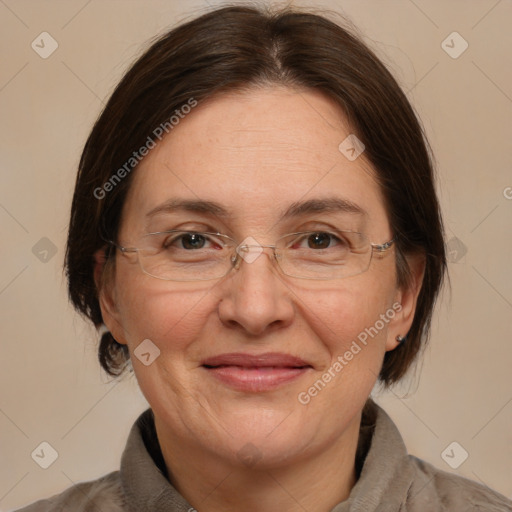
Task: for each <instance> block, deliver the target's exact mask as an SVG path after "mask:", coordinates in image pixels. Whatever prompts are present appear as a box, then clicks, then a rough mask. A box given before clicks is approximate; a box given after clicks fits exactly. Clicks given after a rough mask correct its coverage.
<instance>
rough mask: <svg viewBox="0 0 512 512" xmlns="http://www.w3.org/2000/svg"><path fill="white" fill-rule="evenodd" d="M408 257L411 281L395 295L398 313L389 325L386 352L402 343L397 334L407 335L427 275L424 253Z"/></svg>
mask: <svg viewBox="0 0 512 512" xmlns="http://www.w3.org/2000/svg"><path fill="white" fill-rule="evenodd" d="M406 259H407V263H408V265H409V269H410V276H409V282H408V283H406V284H405V285H403V286H402V287H400V288H398V289H397V292H396V295H395V302H394V304H393V309H394V310H395V311H396V315H395V318H394V319H393V321H392V322H390V325H389V329H388V337H387V340H386V352H387V351H389V350H394V349H395V348H396V347H397V346H398V345H399V344H400V343H399V341H397V339H396V338H397V336H401V337H405V336H406V335H407V333H408V332H409V330H410V328H411V325H412V322H413V320H414V314H415V312H416V304H417V302H418V296H419V294H420V291H421V286H422V284H423V276H424V275H425V264H426V260H425V256H424V255H423V254H416V255H409V256H407V257H406Z"/></svg>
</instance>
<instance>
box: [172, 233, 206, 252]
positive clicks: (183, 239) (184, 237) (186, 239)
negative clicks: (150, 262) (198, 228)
mask: <svg viewBox="0 0 512 512" xmlns="http://www.w3.org/2000/svg"><path fill="white" fill-rule="evenodd" d="M211 242H212V240H211V239H210V238H209V237H208V236H207V235H206V234H204V233H197V232H183V233H181V234H179V235H173V236H169V237H167V238H166V239H165V240H164V242H163V248H164V249H169V248H174V249H185V250H187V251H193V250H196V249H205V248H209V247H208V245H207V244H208V243H211Z"/></svg>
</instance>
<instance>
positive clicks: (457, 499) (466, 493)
mask: <svg viewBox="0 0 512 512" xmlns="http://www.w3.org/2000/svg"><path fill="white" fill-rule="evenodd" d="M408 458H409V462H410V464H411V466H412V467H413V470H414V477H413V484H412V486H411V488H410V489H409V499H408V500H407V503H408V504H409V503H410V504H411V505H412V507H411V508H410V509H409V508H408V509H407V510H411V511H414V512H415V511H416V510H418V511H427V510H430V509H431V508H432V505H433V503H436V507H437V508H432V510H436V511H437V510H446V511H459V510H460V511H464V512H479V511H482V512H483V511H485V512H507V511H508V512H512V501H510V500H509V499H507V498H506V497H505V496H503V495H501V494H499V493H497V492H496V491H493V490H492V489H490V488H489V487H486V486H485V485H482V484H479V483H478V482H474V481H473V480H469V479H467V478H464V477H462V476H458V475H455V474H452V473H448V472H446V471H442V470H440V469H437V468H436V467H434V466H433V465H432V464H429V463H428V462H425V461H423V460H421V459H418V458H417V457H414V456H412V455H409V456H408Z"/></svg>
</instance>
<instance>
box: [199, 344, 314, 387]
mask: <svg viewBox="0 0 512 512" xmlns="http://www.w3.org/2000/svg"><path fill="white" fill-rule="evenodd" d="M202 367H203V368H204V369H205V370H206V371H207V372H208V373H209V374H210V375H211V376H213V377H214V378H215V379H216V380H218V381H220V382H221V383H222V384H224V385H227V386H228V387H231V388H234V389H237V390H239V391H247V392H255V393H258V392H262V391H271V390H273V389H275V388H277V387H280V386H282V385H284V384H287V383H290V382H291V381H294V380H296V379H298V378H299V377H300V376H302V375H304V374H305V373H307V372H308V371H310V370H311V369H312V368H313V367H312V366H311V365H310V364H309V363H307V362H306V361H304V360H302V359H300V358H298V357H295V356H292V355H289V354H281V353H266V354H259V355H251V354H243V353H230V354H221V355H218V356H214V357H211V358H208V359H206V360H205V361H203V363H202Z"/></svg>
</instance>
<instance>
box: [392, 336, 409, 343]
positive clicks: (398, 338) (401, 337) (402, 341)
mask: <svg viewBox="0 0 512 512" xmlns="http://www.w3.org/2000/svg"><path fill="white" fill-rule="evenodd" d="M395 339H396V341H398V343H399V344H400V345H401V344H402V343H404V342H405V340H406V339H407V336H400V334H399V335H398V336H397V337H396V338H395Z"/></svg>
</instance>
